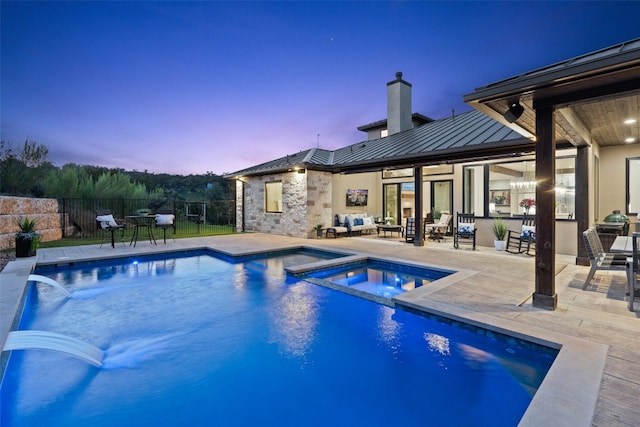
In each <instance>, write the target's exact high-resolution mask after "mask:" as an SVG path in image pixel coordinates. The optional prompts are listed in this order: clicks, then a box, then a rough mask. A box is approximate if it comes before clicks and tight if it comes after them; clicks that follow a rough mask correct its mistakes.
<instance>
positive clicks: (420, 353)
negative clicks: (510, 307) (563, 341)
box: [0, 253, 555, 426]
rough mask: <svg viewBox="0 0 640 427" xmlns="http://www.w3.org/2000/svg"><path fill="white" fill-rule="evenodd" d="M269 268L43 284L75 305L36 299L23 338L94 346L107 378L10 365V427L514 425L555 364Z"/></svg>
mask: <svg viewBox="0 0 640 427" xmlns="http://www.w3.org/2000/svg"><path fill="white" fill-rule="evenodd" d="M258 260H259V258H256V259H253V260H247V259H243V260H242V259H241V260H240V261H239V262H228V260H226V259H220V258H219V257H215V256H211V255H210V254H209V253H191V254H189V256H179V257H165V256H162V257H161V256H155V257H148V258H141V259H139V260H137V262H135V261H134V260H130V259H129V260H126V261H125V262H122V261H103V262H100V263H98V264H77V265H75V266H68V267H62V268H57V269H51V268H45V269H41V270H39V271H38V274H44V275H47V276H49V277H52V278H55V279H56V280H57V281H59V282H61V283H63V284H64V285H65V287H67V288H68V289H69V290H70V291H71V292H72V296H73V297H72V298H71V299H65V298H64V296H63V295H62V294H61V293H59V292H58V291H56V290H55V289H53V288H49V287H45V286H41V285H38V286H31V290H30V293H29V296H28V298H27V302H26V307H25V312H24V314H23V317H22V320H21V323H20V329H40V330H47V331H55V332H59V333H63V334H66V335H69V336H73V337H75V338H78V339H82V340H83V341H86V342H88V343H91V344H93V345H96V346H98V347H100V348H102V349H104V350H106V357H105V359H104V364H105V366H104V367H103V368H96V367H93V366H91V365H88V364H86V363H84V362H82V361H80V360H77V359H75V358H72V357H69V356H68V355H65V354H62V353H56V352H48V351H39V350H26V351H14V352H12V355H11V358H10V361H9V365H8V367H7V369H6V371H5V377H4V379H3V383H2V390H1V393H2V395H1V397H2V401H3V411H2V415H1V417H2V418H1V419H0V420H1V421H2V425H3V426H20V425H64V426H69V425H109V426H112V425H114V424H117V423H120V424H125V425H174V424H175V425H184V424H192V425H285V426H287V425H308V426H314V425H354V424H355V425H371V426H375V425H389V424H392V425H400V424H402V425H408V426H410V425H425V424H428V425H442V426H447V425H491V426H500V425H516V424H517V422H518V420H519V419H520V417H521V416H522V414H523V413H524V410H525V409H526V407H527V405H528V403H529V401H530V400H531V397H532V395H533V393H534V392H535V389H536V388H537V386H538V385H539V384H540V382H541V381H542V378H543V377H544V375H545V373H546V372H547V370H548V368H549V366H550V365H551V363H552V362H553V359H554V356H555V352H554V351H552V350H543V349H541V348H539V347H537V346H532V345H528V344H526V343H523V342H520V341H515V340H511V339H506V338H504V337H501V336H499V335H495V334H486V331H484V332H485V333H478V332H477V331H474V330H469V329H464V328H457V327H455V326H454V325H450V324H447V323H446V322H438V321H435V320H433V319H428V318H426V317H422V316H418V315H415V314H412V313H409V312H405V311H402V310H399V309H392V308H390V307H386V306H383V305H379V304H375V303H373V302H371V301H367V300H363V299H358V298H353V297H352V296H350V295H346V294H343V293H340V292H335V291H333V290H330V289H326V288H323V287H319V286H315V285H313V284H310V283H307V282H305V281H302V280H300V279H297V278H292V277H288V276H287V275H286V274H285V273H284V271H283V269H282V267H281V265H282V264H283V263H284V262H285V261H284V260H283V259H279V257H278V256H275V257H267V258H263V259H262V260H260V261H259V262H258V263H255V262H253V261H258ZM267 260H268V261H267ZM263 261H264V262H263ZM265 264H266V265H267V267H266V268H264V266H265ZM272 265H277V266H278V267H272ZM465 399H466V400H465Z"/></svg>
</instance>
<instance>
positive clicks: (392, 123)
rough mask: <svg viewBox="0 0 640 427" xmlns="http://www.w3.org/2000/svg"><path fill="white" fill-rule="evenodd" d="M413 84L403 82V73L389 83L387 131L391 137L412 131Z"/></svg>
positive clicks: (397, 74) (399, 73)
mask: <svg viewBox="0 0 640 427" xmlns="http://www.w3.org/2000/svg"><path fill="white" fill-rule="evenodd" d="M412 127H413V122H412V121H411V83H409V82H405V81H404V80H402V72H400V71H398V72H397V73H396V79H395V80H393V81H390V82H389V83H387V131H388V133H389V135H393V134H394V133H398V132H402V131H404V130H408V129H411V128H412Z"/></svg>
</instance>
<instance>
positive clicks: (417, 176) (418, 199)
mask: <svg viewBox="0 0 640 427" xmlns="http://www.w3.org/2000/svg"><path fill="white" fill-rule="evenodd" d="M413 186H414V194H415V206H414V208H413V210H414V212H415V215H416V235H415V237H414V238H413V246H424V239H423V236H422V223H423V222H424V219H423V218H422V166H416V167H415V168H413ZM405 232H406V230H405Z"/></svg>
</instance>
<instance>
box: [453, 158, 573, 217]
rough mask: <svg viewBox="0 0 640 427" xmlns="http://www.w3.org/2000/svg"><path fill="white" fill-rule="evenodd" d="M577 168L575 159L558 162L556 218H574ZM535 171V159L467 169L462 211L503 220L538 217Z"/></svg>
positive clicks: (464, 179)
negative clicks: (522, 216) (518, 217)
mask: <svg viewBox="0 0 640 427" xmlns="http://www.w3.org/2000/svg"><path fill="white" fill-rule="evenodd" d="M575 165H576V160H575V157H574V156H571V157H558V158H557V159H556V188H555V191H556V203H555V206H556V213H555V215H556V219H573V218H575V216H574V211H575V197H576V166H575ZM535 169H536V162H535V160H523V161H516V162H504V163H489V164H484V165H473V166H465V167H464V168H463V172H462V173H463V175H462V176H463V200H462V201H463V211H464V212H465V213H470V212H475V214H476V215H487V214H488V215H489V216H503V217H514V216H521V215H523V214H525V213H528V214H529V215H535V213H536V211H535V198H536V180H535V174H536V171H535ZM525 200H526V201H527V202H525ZM485 206H486V210H485ZM483 212H484V214H483Z"/></svg>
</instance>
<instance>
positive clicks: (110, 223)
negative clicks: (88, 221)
mask: <svg viewBox="0 0 640 427" xmlns="http://www.w3.org/2000/svg"><path fill="white" fill-rule="evenodd" d="M96 221H98V222H100V226H101V227H102V228H107V227H117V226H118V223H117V222H116V220H115V219H113V215H98V216H97V217H96Z"/></svg>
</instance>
